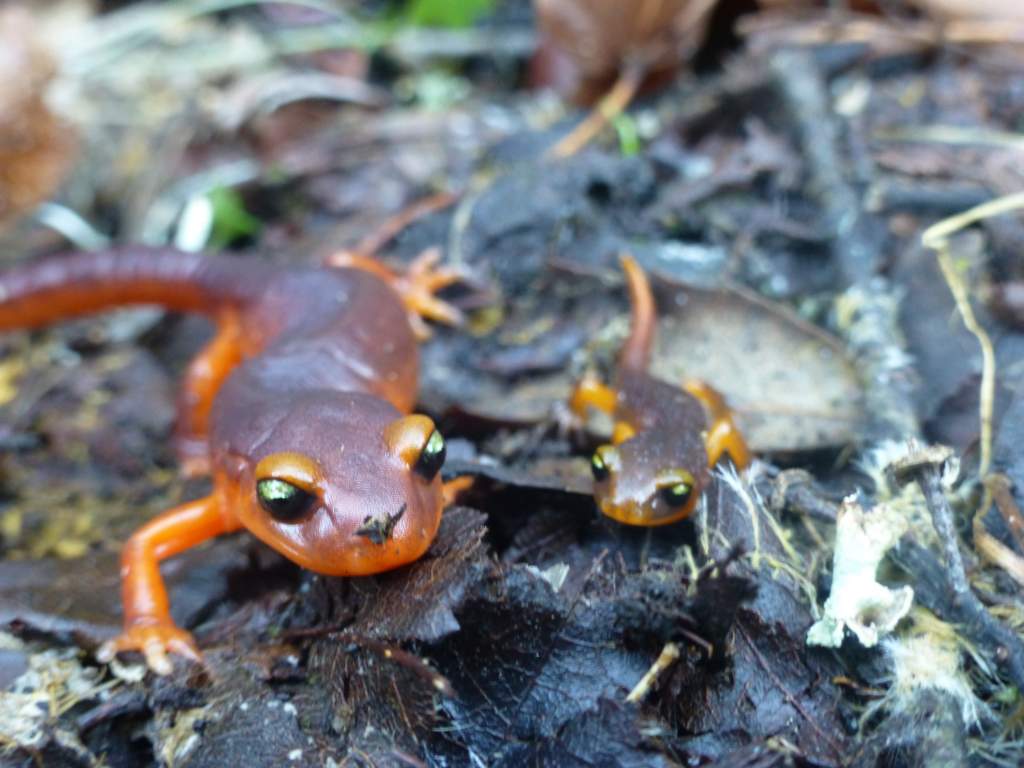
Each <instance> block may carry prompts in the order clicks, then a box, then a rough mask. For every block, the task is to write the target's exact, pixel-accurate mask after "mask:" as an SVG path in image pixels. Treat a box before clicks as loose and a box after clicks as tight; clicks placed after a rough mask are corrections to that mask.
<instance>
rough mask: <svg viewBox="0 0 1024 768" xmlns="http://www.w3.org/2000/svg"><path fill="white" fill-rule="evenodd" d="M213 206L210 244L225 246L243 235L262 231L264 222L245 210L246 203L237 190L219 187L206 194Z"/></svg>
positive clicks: (212, 245)
mask: <svg viewBox="0 0 1024 768" xmlns="http://www.w3.org/2000/svg"><path fill="white" fill-rule="evenodd" d="M206 197H207V199H208V200H209V201H210V205H211V206H213V227H212V232H211V233H210V246H211V247H213V248H223V247H224V246H226V245H230V244H231V243H233V242H235V241H236V240H240V239H241V238H243V237H248V236H249V235H254V234H256V233H257V232H259V231H260V228H261V227H262V226H263V225H262V222H260V220H259V219H257V218H256V217H255V216H253V215H252V214H251V213H249V212H248V211H247V210H245V203H244V202H243V201H242V196H241V195H240V194H238V192H237V190H234V189H232V188H231V187H217V188H215V189H212V190H210V192H209V193H207V195H206Z"/></svg>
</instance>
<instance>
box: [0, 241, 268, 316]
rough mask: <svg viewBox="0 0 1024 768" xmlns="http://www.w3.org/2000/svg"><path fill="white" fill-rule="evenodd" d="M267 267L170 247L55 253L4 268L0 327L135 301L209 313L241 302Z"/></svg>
mask: <svg viewBox="0 0 1024 768" xmlns="http://www.w3.org/2000/svg"><path fill="white" fill-rule="evenodd" d="M243 264H244V269H243V268H242V266H243ZM262 267H263V264H261V263H260V262H256V263H255V264H252V263H251V262H250V261H249V260H245V261H242V260H240V259H234V258H229V257H224V256H203V255H201V254H195V253H184V252H181V251H175V250H173V249H169V248H143V247H129V248H121V249H112V250H107V251H97V252H94V253H75V254H70V255H65V256H51V257H47V258H45V259H42V260H40V261H37V262H33V263H28V264H25V265H22V266H17V267H13V268H12V269H10V270H7V271H5V272H2V273H0V331H3V330H11V329H15V328H38V327H40V326H43V325H48V324H50V323H54V322H57V321H60V320H66V319H70V318H73V317H80V316H82V315H88V314H92V313H94V312H101V311H103V310H107V309H112V308H114V307H119V306H125V305H133V304H134V305H138V304H157V305H160V306H163V307H167V308H168V309H173V310H178V311H182V312H202V313H205V314H211V313H215V312H217V311H218V310H220V309H222V308H224V307H225V306H226V305H230V304H240V303H242V302H243V301H244V300H245V287H246V286H247V285H252V284H253V283H254V282H255V280H256V279H257V274H258V273H259V272H261V268H262ZM254 273H256V274H254Z"/></svg>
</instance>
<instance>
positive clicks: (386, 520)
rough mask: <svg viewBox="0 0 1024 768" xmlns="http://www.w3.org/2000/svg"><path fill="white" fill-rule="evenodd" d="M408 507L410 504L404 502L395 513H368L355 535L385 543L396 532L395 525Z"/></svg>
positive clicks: (377, 542)
mask: <svg viewBox="0 0 1024 768" xmlns="http://www.w3.org/2000/svg"><path fill="white" fill-rule="evenodd" d="M407 507H408V505H407V504H405V503H403V504H402V506H401V507H399V508H398V511H397V512H395V514H393V515H389V514H387V513H384V514H383V515H378V516H374V515H367V516H366V517H365V518H363V524H362V525H361V526H360V527H359V528H358V529H357V530H356V532H355V535H356V536H363V537H365V538H367V539H369V540H370V542H371V543H372V544H377V545H380V544H383V543H384V542H385V541H387V540H388V539H390V538H391V534H393V533H394V532H395V526H396V525H398V521H399V520H401V519H402V517H403V516H404V515H405V510H406V508H407Z"/></svg>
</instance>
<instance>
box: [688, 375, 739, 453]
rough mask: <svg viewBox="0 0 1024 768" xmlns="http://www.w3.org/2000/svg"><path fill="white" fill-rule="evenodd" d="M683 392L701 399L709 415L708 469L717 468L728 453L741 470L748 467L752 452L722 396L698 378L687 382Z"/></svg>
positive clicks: (706, 443) (707, 439)
mask: <svg viewBox="0 0 1024 768" xmlns="http://www.w3.org/2000/svg"><path fill="white" fill-rule="evenodd" d="M683 389H685V390H686V391H687V392H689V393H690V394H691V395H693V396H694V397H696V398H697V399H698V400H700V401H701V403H703V405H704V408H705V409H706V410H707V412H708V417H709V424H710V426H709V427H708V433H707V438H706V439H705V441H704V442H705V445H706V447H707V452H708V466H709V467H713V466H715V464H717V463H718V461H719V459H721V458H722V455H723V454H729V457H730V458H731V459H732V461H733V464H735V465H736V467H737V468H738V469H744V468H745V467H747V466H749V465H750V459H751V456H750V449H749V448H748V447H747V442H746V440H744V439H743V435H742V434H741V433H740V431H739V429H738V428H737V427H736V422H735V421H733V417H732V411H730V410H729V406H728V405H727V404H726V402H725V398H724V397H722V394H721V393H720V392H719V391H718V390H716V389H714V388H713V387H712V386H711V385H710V384H708V383H706V382H703V381H700V380H698V379H690V380H688V381H686V382H684V383H683Z"/></svg>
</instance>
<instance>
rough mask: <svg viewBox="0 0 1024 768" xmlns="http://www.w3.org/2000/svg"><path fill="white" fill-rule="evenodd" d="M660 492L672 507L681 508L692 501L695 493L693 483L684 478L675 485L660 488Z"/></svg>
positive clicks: (662, 497)
mask: <svg viewBox="0 0 1024 768" xmlns="http://www.w3.org/2000/svg"><path fill="white" fill-rule="evenodd" d="M658 494H659V495H660V496H661V499H662V501H664V502H665V503H666V504H668V505H669V506H670V507H672V508H673V509H679V508H680V507H685V506H686V504H687V502H689V501H690V497H691V496H692V495H693V484H692V483H688V482H686V481H685V480H683V481H681V482H678V483H675V484H673V485H666V486H665V487H664V488H659V489H658Z"/></svg>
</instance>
